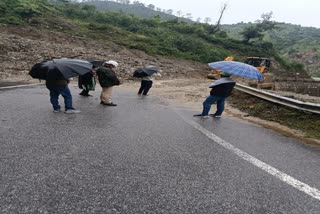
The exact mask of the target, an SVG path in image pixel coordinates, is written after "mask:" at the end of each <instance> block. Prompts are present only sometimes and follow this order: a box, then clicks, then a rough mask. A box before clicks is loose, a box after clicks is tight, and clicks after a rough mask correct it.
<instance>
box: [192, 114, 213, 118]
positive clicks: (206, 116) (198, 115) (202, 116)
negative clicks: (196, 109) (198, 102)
mask: <svg viewBox="0 0 320 214" xmlns="http://www.w3.org/2000/svg"><path fill="white" fill-rule="evenodd" d="M193 116H194V117H200V118H202V119H207V118H209V116H208V115H202V114H195V115H193Z"/></svg>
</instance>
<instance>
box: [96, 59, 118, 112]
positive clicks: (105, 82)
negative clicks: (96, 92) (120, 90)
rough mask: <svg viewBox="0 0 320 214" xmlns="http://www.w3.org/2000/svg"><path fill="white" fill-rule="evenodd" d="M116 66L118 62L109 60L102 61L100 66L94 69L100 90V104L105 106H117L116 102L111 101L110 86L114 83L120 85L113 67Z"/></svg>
mask: <svg viewBox="0 0 320 214" xmlns="http://www.w3.org/2000/svg"><path fill="white" fill-rule="evenodd" d="M116 67H118V63H117V62H116V61H114V60H109V61H107V62H104V63H103V66H102V67H99V68H98V70H97V71H96V73H97V76H98V79H99V83H100V86H101V88H102V92H101V95H100V100H101V102H100V104H102V105H106V106H117V104H115V103H113V102H112V101H111V96H112V87H113V86H115V85H120V80H119V79H118V77H117V75H116V73H115V71H114V70H113V69H114V68H116Z"/></svg>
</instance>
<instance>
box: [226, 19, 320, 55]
mask: <svg viewBox="0 0 320 214" xmlns="http://www.w3.org/2000/svg"><path fill="white" fill-rule="evenodd" d="M251 25H252V24H251V23H249V24H245V23H239V24H234V25H223V26H222V27H221V29H222V30H224V31H226V32H227V33H228V35H229V36H230V37H231V38H234V39H241V38H242V35H241V32H243V31H244V30H245V29H246V28H248V27H250V26H251ZM263 34H264V40H265V41H269V42H272V44H274V48H275V49H276V50H277V51H279V52H280V53H289V54H292V53H295V52H297V51H307V50H313V51H318V52H319V54H320V40H319V38H320V29H318V28H313V27H301V26H300V25H292V24H283V23H276V25H275V28H274V29H272V30H270V31H266V32H264V33H263Z"/></svg>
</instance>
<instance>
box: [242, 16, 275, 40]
mask: <svg viewBox="0 0 320 214" xmlns="http://www.w3.org/2000/svg"><path fill="white" fill-rule="evenodd" d="M261 18H262V20H257V21H255V23H256V24H254V25H250V26H248V27H246V28H245V29H244V30H243V31H242V32H241V33H240V34H242V36H243V39H244V42H246V43H249V40H250V39H255V38H258V39H260V40H262V39H263V37H264V34H263V32H266V31H270V30H272V29H274V28H275V27H276V23H275V22H274V21H271V18H272V12H269V13H263V14H262V15H261Z"/></svg>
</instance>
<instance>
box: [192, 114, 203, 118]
mask: <svg viewBox="0 0 320 214" xmlns="http://www.w3.org/2000/svg"><path fill="white" fill-rule="evenodd" d="M193 116H194V117H202V114H194V115H193Z"/></svg>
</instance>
